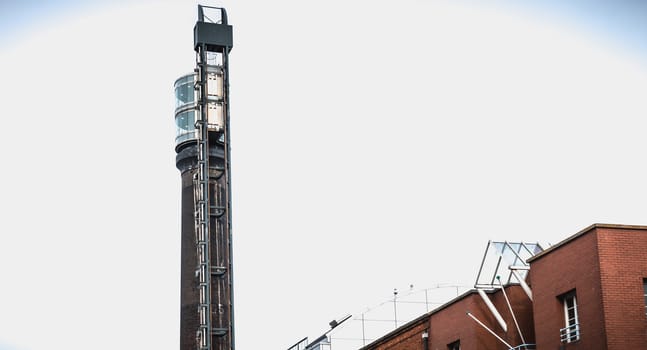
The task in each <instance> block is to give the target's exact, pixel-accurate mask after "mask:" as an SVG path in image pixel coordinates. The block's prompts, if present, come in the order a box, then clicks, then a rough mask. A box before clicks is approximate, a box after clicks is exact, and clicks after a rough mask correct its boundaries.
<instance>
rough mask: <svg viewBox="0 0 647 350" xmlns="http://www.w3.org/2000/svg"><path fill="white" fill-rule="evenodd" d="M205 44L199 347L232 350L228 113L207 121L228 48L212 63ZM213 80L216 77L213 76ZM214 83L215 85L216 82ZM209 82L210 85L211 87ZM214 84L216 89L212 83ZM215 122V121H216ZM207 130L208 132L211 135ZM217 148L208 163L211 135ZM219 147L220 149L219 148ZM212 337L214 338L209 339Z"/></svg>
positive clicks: (198, 212) (198, 211) (197, 197)
mask: <svg viewBox="0 0 647 350" xmlns="http://www.w3.org/2000/svg"><path fill="white" fill-rule="evenodd" d="M207 55H208V52H207V50H206V47H205V45H201V46H199V47H198V52H197V57H196V60H197V67H198V68H197V74H196V82H195V88H196V90H197V92H198V103H197V106H196V108H197V113H196V115H197V117H196V132H197V133H198V137H197V158H198V162H197V164H198V168H197V170H196V172H195V174H194V208H195V234H196V237H195V238H196V245H197V270H196V277H197V279H198V298H199V301H198V330H197V334H196V343H197V348H198V350H233V320H232V309H233V300H232V293H233V291H232V284H231V237H230V232H231V228H230V222H231V216H230V210H229V208H230V201H229V188H230V187H229V186H230V182H229V142H228V135H227V125H226V121H227V120H228V115H227V116H224V115H222V118H221V119H218V118H216V120H213V121H212V120H210V117H209V116H210V115H209V113H210V111H209V108H212V107H214V108H215V107H216V105H219V106H220V107H221V108H223V109H222V111H225V110H226V97H225V96H226V95H225V94H226V92H224V91H225V89H226V83H225V81H226V79H227V78H226V77H223V80H222V81H223V83H222V84H223V85H224V86H221V87H220V89H221V90H220V91H221V92H220V93H219V94H217V93H216V94H214V93H215V92H216V91H209V89H210V87H209V86H210V84H209V80H210V79H212V81H213V79H214V78H215V77H216V76H218V74H220V76H222V75H226V73H227V72H226V69H224V67H226V60H227V53H226V52H223V53H222V55H223V62H222V63H223V64H224V66H219V65H210V64H209V60H208V58H207ZM216 81H217V79H216ZM216 85H217V84H216ZM212 87H213V86H212ZM216 89H219V88H218V87H216ZM214 123H215V124H214ZM210 133H212V134H211V135H210ZM210 137H214V138H216V139H214V141H215V142H213V143H214V145H216V146H215V147H216V151H217V152H219V151H218V149H222V152H223V153H222V155H221V156H222V157H224V158H223V164H221V163H220V162H218V163H217V164H214V165H211V164H209V162H210V158H209V157H210V155H209V152H210V150H211V149H210V147H214V145H212V146H210V143H211V142H210V141H209V138H210ZM220 147H222V148H220ZM213 337H215V338H213Z"/></svg>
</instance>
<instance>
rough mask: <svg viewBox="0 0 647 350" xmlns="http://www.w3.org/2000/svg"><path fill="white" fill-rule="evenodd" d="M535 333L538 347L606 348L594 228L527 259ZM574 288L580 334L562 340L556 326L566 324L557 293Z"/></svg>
mask: <svg viewBox="0 0 647 350" xmlns="http://www.w3.org/2000/svg"><path fill="white" fill-rule="evenodd" d="M530 281H531V282H532V291H533V299H534V302H533V311H534V312H533V314H534V320H535V336H536V338H537V349H539V350H549V349H550V350H558V349H564V350H596V349H600V350H603V349H606V337H605V334H604V320H603V317H602V313H601V312H600V310H602V293H601V287H600V265H599V263H598V252H597V238H596V233H595V232H594V231H592V232H588V233H586V234H583V235H580V236H579V237H577V238H576V239H574V240H572V241H570V242H569V243H568V244H565V245H563V246H560V247H558V248H556V249H554V250H552V251H550V253H549V254H546V255H543V256H542V257H540V258H538V259H537V260H531V263H530ZM572 290H575V291H576V298H577V308H578V316H579V323H580V329H581V338H580V340H579V341H576V342H573V343H567V344H562V343H561V341H560V333H559V330H560V329H561V328H564V327H565V326H566V323H565V319H564V307H563V304H562V301H561V300H560V298H559V297H560V296H561V295H563V294H564V293H567V292H569V291H572Z"/></svg>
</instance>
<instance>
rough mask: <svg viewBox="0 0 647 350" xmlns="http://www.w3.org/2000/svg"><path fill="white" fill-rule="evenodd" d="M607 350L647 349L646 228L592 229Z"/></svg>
mask: <svg viewBox="0 0 647 350" xmlns="http://www.w3.org/2000/svg"><path fill="white" fill-rule="evenodd" d="M596 231H597V235H596V236H597V240H598V252H599V253H598V255H599V257H600V276H601V282H602V300H603V308H604V322H605V326H606V334H607V349H609V350H621V349H633V350H640V349H647V317H645V300H644V298H643V278H647V230H646V229H642V230H641V229H623V228H605V227H600V228H597V229H596Z"/></svg>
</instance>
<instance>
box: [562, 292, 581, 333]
mask: <svg viewBox="0 0 647 350" xmlns="http://www.w3.org/2000/svg"><path fill="white" fill-rule="evenodd" d="M560 299H561V301H562V307H563V309H564V328H562V329H561V330H560V337H561V341H562V343H573V342H576V341H579V340H580V338H581V332H580V317H579V314H578V307H577V295H576V294H575V290H573V291H571V292H568V293H566V294H564V295H562V296H561V298H560ZM571 311H572V315H573V317H571V315H570V312H571Z"/></svg>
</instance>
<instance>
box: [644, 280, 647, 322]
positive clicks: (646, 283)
mask: <svg viewBox="0 0 647 350" xmlns="http://www.w3.org/2000/svg"><path fill="white" fill-rule="evenodd" d="M643 296H644V297H645V315H647V278H643Z"/></svg>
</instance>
